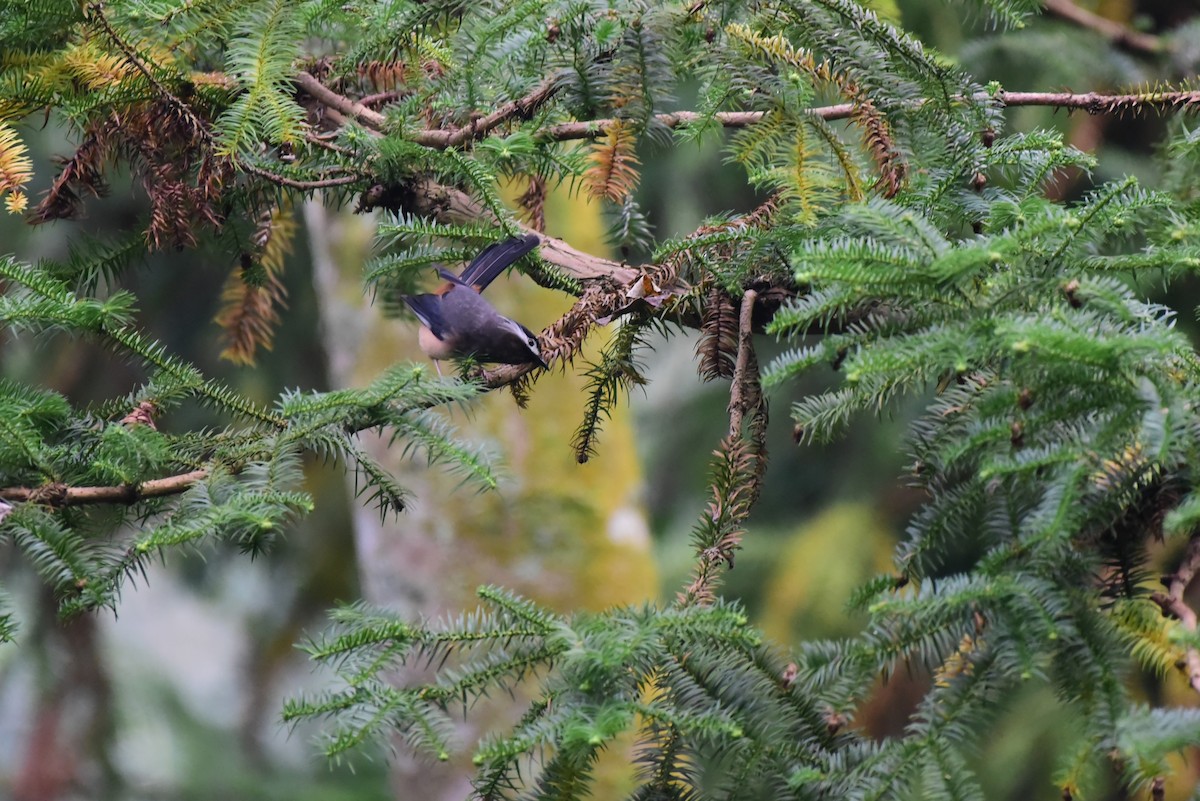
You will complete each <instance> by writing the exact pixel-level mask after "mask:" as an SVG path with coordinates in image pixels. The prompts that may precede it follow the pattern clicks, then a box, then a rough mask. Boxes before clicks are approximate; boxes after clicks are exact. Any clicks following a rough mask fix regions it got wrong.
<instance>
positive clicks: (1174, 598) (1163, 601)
mask: <svg viewBox="0 0 1200 801" xmlns="http://www.w3.org/2000/svg"><path fill="white" fill-rule="evenodd" d="M1198 572H1200V533H1196V534H1193V535H1192V538H1191V539H1190V540H1188V544H1187V549H1186V550H1185V551H1184V553H1183V561H1182V562H1180V564H1179V567H1178V568H1176V570H1175V572H1174V573H1168V574H1167V575H1165V576H1163V579H1162V583H1163V586H1165V587H1166V588H1167V591H1166V592H1165V593H1162V592H1156V593H1154V594H1152V595H1151V596H1150V599H1151V600H1152V601H1154V603H1156V604H1158V606H1159V607H1160V608H1161V609H1162V611H1163V614H1164V615H1170V616H1171V617H1174V618H1176V619H1178V620H1179V624H1180V625H1181V626H1183V627H1184V628H1185V629H1186V630H1187V631H1189V632H1191V633H1195V632H1196V631H1197V624H1198V621H1197V616H1196V610H1194V609H1192V608H1191V607H1190V606H1188V604H1187V602H1186V601H1185V600H1184V593H1186V592H1187V588H1188V585H1189V584H1191V583H1192V579H1193V578H1195V576H1196V574H1197V573H1198ZM1180 667H1181V668H1182V669H1183V671H1184V673H1185V674H1186V676H1187V682H1188V685H1189V686H1191V688H1192V689H1193V690H1195V691H1196V692H1198V693H1200V650H1198V649H1196V648H1190V647H1189V648H1186V649H1185V651H1184V658H1183V664H1182V665H1180Z"/></svg>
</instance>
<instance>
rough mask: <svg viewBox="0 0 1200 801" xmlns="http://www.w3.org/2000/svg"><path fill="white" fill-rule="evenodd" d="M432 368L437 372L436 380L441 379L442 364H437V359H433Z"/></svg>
mask: <svg viewBox="0 0 1200 801" xmlns="http://www.w3.org/2000/svg"><path fill="white" fill-rule="evenodd" d="M433 366H434V368H435V369H436V370H437V371H438V378H441V377H442V363H441V362H439V361H438V360H437V359H434V360H433Z"/></svg>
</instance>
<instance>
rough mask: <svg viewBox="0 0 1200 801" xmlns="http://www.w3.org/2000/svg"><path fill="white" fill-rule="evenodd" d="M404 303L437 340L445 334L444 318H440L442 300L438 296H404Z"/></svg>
mask: <svg viewBox="0 0 1200 801" xmlns="http://www.w3.org/2000/svg"><path fill="white" fill-rule="evenodd" d="M404 302H405V303H407V304H408V308H410V309H412V313H413V314H415V315H417V319H418V320H420V321H421V323H422V325H424V326H425V327H426V328H428V329H429V330H430V331H432V332H433V335H434V336H435V337H437V338H438V339H443V338H444V336H445V334H446V318H445V317H443V316H442V298H441V296H440V295H405V296H404Z"/></svg>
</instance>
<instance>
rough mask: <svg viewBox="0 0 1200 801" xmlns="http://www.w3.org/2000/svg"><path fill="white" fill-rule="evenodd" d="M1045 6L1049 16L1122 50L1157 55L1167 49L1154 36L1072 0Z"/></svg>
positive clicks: (1056, 0) (1050, 1) (1053, 1)
mask: <svg viewBox="0 0 1200 801" xmlns="http://www.w3.org/2000/svg"><path fill="white" fill-rule="evenodd" d="M1045 6H1046V13H1047V14H1049V15H1051V16H1054V17H1058V18H1059V19H1061V20H1065V21H1066V22H1070V23H1072V24H1074V25H1078V26H1079V27H1081V28H1086V29H1087V30H1089V31H1092V32H1094V33H1098V34H1100V35H1101V36H1103V37H1104V38H1105V39H1107V40H1108V41H1110V42H1112V44H1113V45H1114V46H1115V47H1119V48H1121V49H1122V50H1129V51H1132V52H1135V53H1146V54H1149V55H1157V54H1159V53H1161V52H1163V51H1164V50H1165V49H1166V47H1165V46H1164V45H1163V40H1162V39H1161V38H1159V37H1157V36H1155V35H1154V34H1150V33H1142V32H1141V31H1135V30H1133V29H1132V28H1128V27H1126V26H1124V25H1122V24H1121V23H1119V22H1115V21H1113V20H1111V19H1108V18H1106V17H1102V16H1100V15H1099V14H1095V13H1092V12H1091V11H1088V10H1087V9H1086V8H1080V7H1079V6H1077V5H1075V4H1074V3H1073V2H1071V0H1045Z"/></svg>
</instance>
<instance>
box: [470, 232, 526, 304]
mask: <svg viewBox="0 0 1200 801" xmlns="http://www.w3.org/2000/svg"><path fill="white" fill-rule="evenodd" d="M541 241H542V240H541V237H539V236H538V235H537V234H526V235H525V236H515V237H512V238H511V239H505V240H504V241H503V242H496V243H495V244H492V245H488V246H487V247H486V248H484V249H483V250H482V251H480V253H479V255H478V256H476V257H475V258H474V259H472V260H471V263H470V264H468V265H467V268H466V269H465V270H463V271H462V275H461V276H459V277H458V278H456V279H454V281H455V283H460V284H466V285H468V286H471V287H474V288H475V290H476V291H477V292H482V291H483V290H484V289H486V288H487V285H488V284H490V283H492V281H493V280H495V278H496V276H498V275H500V273H502V272H504V270H505V269H507V268H508V267H509V266H510V265H511V264H512V263H513V262H515V261H516V260H517V259H519V258H521V257H522V256H524V255H525V254H526V253H528V252H529V251H531V250H533V249H534V248H536V247H537V246H538V243H540V242H541Z"/></svg>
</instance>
